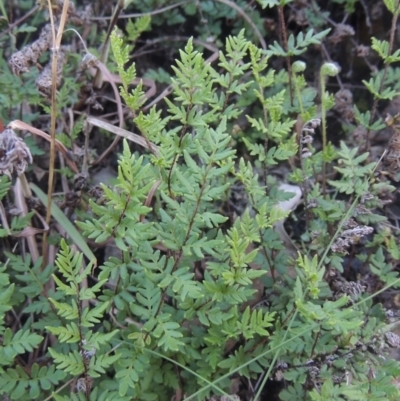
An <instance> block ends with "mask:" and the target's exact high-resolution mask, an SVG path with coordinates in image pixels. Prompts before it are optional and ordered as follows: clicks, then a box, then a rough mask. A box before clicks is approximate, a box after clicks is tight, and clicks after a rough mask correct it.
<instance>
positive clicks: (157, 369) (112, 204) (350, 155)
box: [0, 0, 400, 401]
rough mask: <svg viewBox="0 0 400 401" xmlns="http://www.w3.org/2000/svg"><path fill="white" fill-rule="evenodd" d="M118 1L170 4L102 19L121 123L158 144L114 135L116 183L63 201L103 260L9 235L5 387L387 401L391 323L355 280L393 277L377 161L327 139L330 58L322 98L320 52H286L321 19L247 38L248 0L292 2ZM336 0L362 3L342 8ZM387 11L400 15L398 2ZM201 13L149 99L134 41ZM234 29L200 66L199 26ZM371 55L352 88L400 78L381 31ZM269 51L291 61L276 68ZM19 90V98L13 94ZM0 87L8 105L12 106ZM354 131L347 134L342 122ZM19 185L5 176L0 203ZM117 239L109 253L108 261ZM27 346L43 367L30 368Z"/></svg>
mask: <svg viewBox="0 0 400 401" xmlns="http://www.w3.org/2000/svg"><path fill="white" fill-rule="evenodd" d="M126 3H129V4H125V6H126V8H127V11H128V12H129V7H130V4H131V3H132V5H133V3H137V4H135V7H137V9H135V11H137V10H139V11H140V12H141V13H146V12H152V11H154V10H155V9H156V8H157V9H158V8H160V7H161V6H163V7H170V8H169V9H168V11H169V12H168V14H166V15H167V16H166V15H164V14H163V13H162V12H159V13H157V14H155V15H154V16H152V17H150V16H149V15H147V14H143V15H142V16H141V17H140V18H138V19H136V20H129V22H127V23H126V25H125V27H124V28H125V32H126V34H125V35H122V34H121V33H119V31H117V30H116V29H114V30H113V32H112V34H111V38H110V44H111V51H112V60H113V62H114V63H115V65H114V66H112V67H111V66H110V69H111V70H116V71H117V72H118V74H119V76H120V78H121V81H120V82H121V85H120V87H119V90H120V95H121V98H122V100H123V102H124V104H125V106H126V109H129V114H128V113H126V115H129V116H130V117H132V122H133V124H134V126H135V130H137V132H138V133H140V134H141V136H143V137H144V139H145V141H146V142H147V144H149V142H152V144H153V145H154V146H153V147H152V149H153V151H152V152H149V153H145V152H142V153H139V151H138V149H137V148H134V147H131V146H130V145H129V144H128V142H127V141H126V140H124V142H123V145H122V146H121V148H119V149H120V150H121V153H120V154H118V173H117V176H116V177H115V179H114V180H113V181H112V182H111V183H109V184H108V185H105V184H101V185H100V187H101V191H102V194H101V195H102V196H101V197H98V198H94V197H93V196H91V195H89V193H88V192H85V191H86V190H85V189H79V191H82V192H83V193H84V197H83V198H82V199H83V200H82V204H80V205H79V206H77V207H76V209H74V210H72V209H73V208H72V207H71V206H68V207H66V208H67V209H68V208H69V207H71V210H72V213H70V210H68V213H70V214H69V216H72V215H73V216H74V219H76V221H75V222H74V223H73V224H74V225H76V226H77V227H78V228H79V229H80V230H81V232H82V235H83V236H84V237H86V238H87V240H88V243H89V244H90V246H91V247H93V252H95V254H96V257H98V260H99V261H100V262H99V266H97V265H96V260H95V259H94V255H93V252H92V251H90V252H89V253H88V252H85V253H84V254H82V253H80V252H76V251H75V249H76V247H75V245H73V242H74V241H75V242H76V241H77V238H73V235H71V234H70V238H62V239H61V240H60V241H59V243H58V239H57V240H56V239H55V238H51V239H52V241H53V243H54V244H56V246H59V248H60V250H59V252H58V254H57V257H56V261H55V263H52V262H48V263H47V264H46V263H44V262H43V258H42V257H39V258H37V257H36V256H35V255H34V254H33V255H32V256H31V255H29V254H28V255H25V256H24V257H22V256H20V255H19V254H16V253H14V252H10V248H9V247H8V246H7V249H8V252H4V260H2V261H1V265H0V337H1V341H0V355H1V358H0V396H4V397H9V398H10V399H20V400H21V401H24V400H30V399H49V398H51V397H53V398H54V399H55V400H60V401H61V400H63V401H64V400H79V401H80V400H86V401H88V400H96V401H99V400H100V401H102V400H104V401H105V400H117V399H118V400H132V399H135V400H149V401H150V400H151V401H153V400H154V401H156V400H160V401H163V400H170V399H172V397H181V398H182V397H184V399H196V400H200V401H201V400H209V399H211V396H220V395H224V396H225V397H228V399H229V397H231V398H232V396H231V395H229V394H230V391H231V388H232V385H233V384H234V383H233V380H236V379H237V378H241V379H242V378H245V379H246V381H243V383H253V384H255V383H257V388H255V389H254V394H252V395H251V397H252V398H253V399H259V396H260V393H261V392H262V391H263V387H264V384H265V382H266V381H267V380H268V379H270V381H272V380H276V381H281V382H282V391H281V392H280V395H279V396H280V398H281V399H282V400H290V401H294V400H299V401H300V400H321V401H322V400H337V401H347V400H356V399H362V400H364V399H370V400H380V399H382V400H393V401H395V400H398V399H399V398H400V391H399V389H398V388H397V387H396V386H395V385H394V383H393V380H394V378H396V377H398V376H399V374H400V365H399V363H397V362H396V361H393V360H391V359H390V358H388V357H387V351H388V346H389V345H391V346H394V345H393V344H395V345H396V337H395V335H394V334H393V333H391V332H390V329H391V327H392V326H391V324H392V323H393V322H392V321H390V320H389V321H388V316H389V315H388V314H387V313H386V314H385V311H384V309H383V307H382V305H381V304H380V303H378V301H375V300H373V299H372V298H373V295H374V294H373V292H372V290H370V289H369V290H368V291H371V294H369V293H366V292H367V291H366V288H365V285H364V283H362V282H359V281H356V280H358V278H355V277H356V276H357V277H359V276H360V277H363V275H364V276H365V275H368V277H370V276H371V277H373V278H374V279H375V280H376V282H375V283H376V287H377V289H379V291H381V290H380V289H381V288H382V287H383V286H387V288H389V287H397V286H399V285H400V284H399V283H400V280H399V278H398V272H397V268H396V266H397V264H396V263H397V261H398V260H400V253H399V250H398V238H397V236H396V233H394V232H391V231H390V229H389V228H388V226H384V224H382V223H384V222H386V220H387V219H386V217H385V215H384V213H383V211H382V210H383V206H384V205H385V203H386V196H387V194H388V193H390V192H392V191H393V190H394V189H395V188H394V187H393V186H392V185H390V184H389V183H388V181H386V180H385V178H384V177H382V176H378V174H377V172H376V171H377V166H378V163H377V162H376V161H375V160H372V159H371V153H370V152H368V151H365V148H364V147H362V146H361V144H360V146H359V147H355V146H354V143H353V142H351V141H350V139H349V137H350V135H347V137H343V138H340V139H341V140H340V141H339V140H336V139H337V138H336V136H333V135H332V134H331V133H330V127H329V125H328V121H329V119H328V117H329V116H331V115H333V114H329V113H335V112H336V111H337V110H336V109H335V111H334V108H335V105H336V103H337V100H336V99H335V96H334V95H333V94H332V93H330V92H329V91H328V90H327V89H326V88H327V87H328V86H327V84H328V80H329V79H334V77H336V76H337V74H339V69H338V67H337V65H336V64H334V63H324V64H323V63H322V62H321V63H319V65H318V68H319V73H318V72H317V73H315V75H316V76H317V79H316V80H317V81H318V78H319V86H320V92H319V95H320V96H319V97H317V94H318V90H317V89H316V87H312V86H311V84H310V83H309V82H310V79H309V76H310V75H309V74H310V70H309V68H310V66H312V64H313V63H314V61H313V60H311V59H307V57H306V56H304V59H305V60H306V61H307V64H306V63H305V61H302V60H300V59H299V60H296V61H294V62H293V63H292V60H291V58H292V57H299V56H301V55H304V54H306V52H308V51H309V50H310V49H313V47H314V46H315V45H318V46H319V45H321V43H322V42H323V40H324V38H325V37H326V36H327V35H328V32H329V29H325V28H326V26H327V25H324V24H325V22H321V21H327V20H329V18H328V15H327V12H326V13H325V14H322V12H319V11H318V10H319V9H318V5H317V4H315V7H313V10H311V11H310V10H307V12H308V13H315V14H313V19H312V20H313V21H315V26H314V27H313V26H311V25H310V26H309V27H307V29H301V30H299V31H298V32H299V33H298V34H296V35H294V34H292V33H290V32H289V34H288V35H287V36H288V38H287V43H278V42H277V41H275V42H274V43H273V44H272V45H270V46H269V47H268V49H261V48H259V47H258V46H256V45H255V44H254V43H255V41H254V40H253V39H254V38H253V37H252V36H257V30H258V31H259V32H262V33H264V24H263V23H262V22H263V20H262V19H261V15H263V18H264V14H261V10H260V8H263V9H267V8H274V7H280V10H281V11H284V10H285V6H287V5H288V4H290V3H292V1H290V0H286V1H285V0H281V1H274V0H259V1H258V4H259V6H258V8H257V7H256V6H254V7H251V8H249V7H248V3H247V2H245V1H242V0H240V1H237V2H234V6H232V4H231V2H227V1H202V2H197V3H194V2H189V3H187V4H186V3H185V4H179V7H178V6H177V5H176V4H167V2H165V1H159V2H156V1H153V0H146V1H143V2H126ZM334 3H336V4H342V5H343V9H345V10H347V12H352V11H353V10H354V5H355V1H353V0H335V1H334ZM385 4H386V6H387V8H388V9H389V10H390V11H391V12H392V13H394V14H396V13H398V10H397V9H396V4H397V3H395V2H391V1H385ZM290 7H291V8H290V10H291V12H294V11H296V7H297V6H296V7H295V6H294V5H293V4H292V5H291V6H290ZM253 8H254V9H253ZM266 12H268V10H266ZM304 12H306V11H305V10H304ZM196 13H200V14H201V15H202V17H201V18H202V24H198V25H196V27H195V28H194V30H195V31H196V32H197V33H198V34H199V35H198V37H196V39H194V38H190V39H188V40H187V43H186V44H185V45H184V46H182V48H180V49H179V53H178V56H177V57H178V58H177V60H176V61H175V63H174V65H173V66H171V69H168V68H167V69H164V68H163V67H165V66H162V67H158V66H157V67H156V68H157V69H152V70H148V71H147V75H146V77H147V78H150V79H154V80H156V81H157V82H159V83H164V84H171V90H172V92H171V94H170V95H169V96H168V97H166V98H165V99H164V102H163V103H159V104H157V105H155V106H153V107H151V108H150V107H149V108H147V107H144V105H145V104H146V102H147V98H146V96H147V95H146V93H145V91H144V90H143V85H142V84H141V83H140V84H139V85H136V86H134V85H133V81H135V80H136V79H137V76H138V75H139V76H142V75H141V72H142V71H141V68H137V66H136V64H135V63H133V62H132V52H133V50H134V47H135V46H136V45H137V44H139V43H140V41H139V40H138V39H139V37H140V35H141V34H142V33H143V32H145V31H146V30H149V29H150V28H151V29H155V27H158V26H160V25H161V24H168V26H173V25H175V24H182V23H183V22H184V21H185V20H186V18H187V16H191V17H193V18H194V16H196ZM318 13H319V14H318ZM310 15H311V14H310ZM250 16H251V18H250ZM318 18H319V19H318ZM293 20H295V17H293ZM310 20H311V19H310ZM227 21H231V23H232V25H233V26H232V33H233V34H232V35H229V36H228V37H227V38H226V44H225V48H224V50H223V51H220V52H219V58H218V62H217V63H210V62H207V61H206V58H205V56H204V55H203V53H202V52H201V51H200V47H201V46H204V47H206V48H207V46H205V44H204V41H203V42H202V41H201V40H199V38H200V39H201V38H202V39H204V40H206V39H207V40H208V42H212V41H213V40H215V43H214V44H215V46H218V45H219V43H220V42H221V37H220V34H221V32H222V30H223V28H224V27H225V25H226V22H227ZM249 21H251V22H252V23H253V25H251V24H249ZM248 25H251V27H250V28H249V27H248ZM121 26H122V23H121ZM163 26H164V25H163ZM244 26H245V27H247V28H248V29H247V30H246V29H243V27H244ZM27 28H28V29H27V30H29V27H27ZM282 28H285V27H280V29H282ZM317 28H318V29H317ZM24 29H25V28H24ZM21 31H22V30H21V28H20V32H21ZM249 31H250V32H251V33H249ZM285 32H286V31H285ZM213 35H215V38H213ZM324 43H327V42H324ZM372 48H373V49H374V50H375V52H376V53H377V54H378V56H379V57H380V59H381V60H382V62H383V65H384V68H385V69H386V70H385V69H384V70H381V71H378V72H376V73H374V74H372V75H371V77H370V79H369V80H364V84H365V86H366V88H367V90H368V91H369V92H370V93H371V94H372V96H373V98H374V99H375V101H376V102H377V101H378V100H389V99H393V98H394V96H395V95H396V94H397V91H398V88H397V87H395V86H394V85H395V84H394V83H395V82H396V80H397V78H398V75H400V74H399V72H398V71H397V70H396V68H394V67H392V66H390V65H391V64H392V63H395V62H397V61H399V60H400V58H399V51H394V52H393V51H392V50H391V49H390V42H387V41H385V40H378V39H375V38H373V39H372ZM281 62H282V63H289V67H290V68H288V71H286V70H283V69H281V68H280V67H277V66H279V65H280V64H279V63H281ZM110 64H111V63H110ZM282 65H284V64H282ZM70 68H72V67H70ZM278 68H279V70H278ZM314 68H315V66H314ZM66 71H67V73H66V74H67V75H68V73H70V71H71V70H68V69H67V70H66ZM317 71H318V69H317ZM314 72H315V71H314ZM30 77H31V76H30V75H29V74H27V75H26V76H24V78H23V79H25V80H27V81H26V82H30V81H29V80H30ZM2 79H3V80H4V83H5V85H6V86H5V88H6V89H5V91H8V90H9V91H10V93H14V92H15V91H16V89H15V88H16V86H17V83H18V82H19V81H18V82H17V81H15V78H14V77H12V76H11V74H10V72H9V71H6V72H5V75H4V77H3V78H2ZM7 88H8V89H7ZM79 88H80V86H79V83H78V80H75V79H72V78H71V77H66V79H65V80H64V83H63V85H62V86H61V87H60V88H59V90H58V100H59V104H58V113H59V114H60V116H61V115H62V109H63V108H66V107H69V106H71V105H72V104H75V103H76V102H77V99H78V97H77V93H78V92H79ZM328 88H329V87H328ZM31 89H32V88H30V86H29V85H28V84H27V85H26V87H25V88H24V89H23V90H21V93H22V95H21V94H19V95H21V96H20V97H17V98H15V99H16V100H15V101H16V105H19V104H20V103H21V102H22V99H23V96H25V95H26V93H28V92H27V91H29V90H31ZM25 92H26V93H25ZM19 95H18V96H19ZM10 97H11V96H9V97H8V98H7V99H3V97H1V96H0V102H2V104H3V105H4V106H5V107H6V108H10V109H12V104H13V103H12V101H13V100H12V99H10ZM33 100H34V101H35V100H37V99H36V98H35V97H33ZM38 102H39V100H38ZM42 106H43V108H44V110H45V111H49V110H50V108H49V106H48V105H47V104H43V105H42ZM125 106H124V107H125ZM362 110H363V111H360V110H359V109H358V108H357V107H356V108H355V109H354V115H355V122H357V123H358V124H359V125H362V126H364V127H365V128H366V129H367V130H378V129H381V128H382V127H383V126H384V125H383V123H382V121H381V120H380V119H379V118H375V111H376V110H365V109H362ZM12 113H15V110H12ZM319 118H321V120H320V119H319ZM127 120H128V118H127ZM125 123H127V124H129V123H131V122H130V121H125ZM320 123H322V126H321V133H320V132H319V125H320ZM346 124H347V125H346V130H347V131H346V132H350V131H352V130H353V129H354V127H353V126H352V125H351V124H352V123H346ZM84 127H85V124H84V122H83V121H82V120H80V121H78V122H76V123H75V124H74V127H73V128H72V129H71V130H70V132H69V133H68V135H66V134H60V135H59V139H60V140H62V142H63V143H64V144H65V145H66V146H67V147H71V148H72V146H75V145H76V143H77V142H78V143H79V141H81V140H82V139H85V141H86V140H87V139H88V138H82V137H81V130H82V129H83V128H84ZM343 131H345V130H343ZM60 132H61V131H60ZM350 133H351V132H350ZM320 134H321V138H322V140H319V139H318V140H317V141H315V142H316V144H315V145H314V144H313V137H314V136H316V137H317V138H318V136H319V135H320ZM0 135H1V134H0ZM319 141H320V142H321V144H320V143H319ZM339 143H340V144H339ZM1 150H4V149H1ZM39 153H40V152H36V153H35V154H36V155H39ZM86 156H87V155H86ZM86 156H85V157H86ZM2 157H3V156H1V157H0V159H1V158H2ZM116 159H117V157H116ZM0 161H1V160H0ZM84 163H87V161H86V160H85V161H84ZM86 167H87V166H86V164H85V165H84V168H86ZM278 169H279V170H278ZM276 173H277V174H276ZM280 175H281V176H284V178H283V181H284V184H287V182H288V181H290V180H291V181H292V182H295V183H297V184H298V185H296V186H293V187H292V188H294V189H293V191H291V190H290V189H285V186H282V185H280V183H279V182H278V178H277V177H279V176H280ZM12 179H13V178H12V177H11V179H10V178H4V177H2V176H0V201H2V202H4V203H5V201H6V200H7V198H8V197H9V196H10V189H11V186H12V184H13V182H12ZM63 179H67V178H66V177H65V176H63ZM32 188H33V189H35V186H34V185H32ZM238 188H239V189H238ZM35 192H36V193H38V194H39V193H40V192H39V191H35ZM76 192H78V191H76ZM297 195H298V199H297ZM40 196H41V197H42V198H43V196H44V195H43V194H41V195H40ZM85 196H86V197H85ZM87 197H89V199H88V200H87ZM235 197H236V198H235ZM240 201H242V203H243V204H242V205H240ZM0 206H1V207H2V210H3V203H2V204H1V205H0ZM2 210H1V211H2ZM74 212H75V213H74ZM37 213H38V212H37V211H35V212H31V213H28V214H25V215H22V216H18V215H17V216H15V217H13V218H10V224H8V226H7V225H5V226H4V227H3V226H2V227H1V230H0V237H2V238H4V239H6V240H7V241H9V242H10V243H12V242H13V241H15V240H14V237H19V238H20V237H23V236H24V235H25V236H28V235H29V234H30V232H29V229H27V228H28V226H29V228H32V227H33V226H32V227H31V225H32V224H35V223H36V220H34V216H36V215H37ZM3 214H4V215H7V213H6V212H4V213H2V216H3ZM60 214H62V216H63V217H64V218H65V219H66V220H68V219H67V217H66V216H65V215H64V214H63V212H62V211H61V206H60V207H54V209H53V216H54V217H55V220H56V221H57V223H59V224H60V218H59V216H60ZM57 216H58V217H57ZM32 220H33V223H32ZM285 221H286V225H284V223H285ZM68 223H69V224H71V225H72V223H71V221H69V220H68ZM2 224H4V223H3V220H2ZM367 225H368V226H367ZM66 226H67V224H66ZM285 227H286V229H287V228H288V227H290V228H291V229H292V232H290V234H291V237H292V238H290V237H289V236H288V233H287V232H286V229H285ZM64 228H65V227H64ZM74 228H75V227H74ZM67 231H68V230H67ZM27 232H28V233H27ZM69 232H70V233H71V231H69ZM71 237H72V238H71ZM58 238H59V237H58ZM77 245H78V247H79V248H80V249H82V246H81V245H79V244H77ZM111 247H112V251H113V252H112V256H107V257H106V256H104V255H106V254H107V255H108V252H109V251H110V249H109V248H111ZM97 248H102V249H107V252H104V253H103V252H96V250H97ZM98 253H99V254H100V255H98ZM346 253H351V255H350V256H349V257H347V256H346ZM92 255H93V256H92ZM46 260H48V259H47V255H46ZM356 268H357V269H358V270H357V271H356ZM352 276H354V279H353V280H352V278H351V277H352ZM15 316H18V320H17V321H16V323H15V324H14V325H12V326H8V325H7V324H8V322H9V320H10V319H12V318H13V317H15ZM389 333H391V335H390V334H389ZM388 334H389V335H388ZM388 338H389V339H390V341H389V340H388ZM398 342H399V344H400V340H398ZM27 355H29V358H28V357H27ZM34 355H40V359H39V358H36V359H35V360H34V361H33V362H32V360H33V359H32V356H34ZM28 361H29V362H28ZM69 383H74V385H73V389H72V391H71V387H70V386H69V385H68V384H69ZM260 383H261V384H260Z"/></svg>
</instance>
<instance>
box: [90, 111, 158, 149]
mask: <svg viewBox="0 0 400 401" xmlns="http://www.w3.org/2000/svg"><path fill="white" fill-rule="evenodd" d="M86 121H87V122H88V123H89V124H92V125H95V126H96V127H99V128H103V129H105V130H106V131H108V132H112V133H113V134H116V135H118V136H122V137H124V138H127V139H129V140H130V141H132V142H135V143H137V144H138V145H140V146H143V147H144V148H146V149H149V150H150V151H151V152H152V153H154V154H155V155H157V154H158V147H157V145H155V144H154V143H151V142H150V141H146V139H144V138H143V137H141V136H140V135H137V134H134V133H133V132H130V131H127V130H126V129H123V128H120V127H116V126H115V125H112V124H109V123H106V122H105V121H103V120H100V119H98V118H96V117H92V116H88V117H87V119H86Z"/></svg>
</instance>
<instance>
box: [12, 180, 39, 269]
mask: <svg viewBox="0 0 400 401" xmlns="http://www.w3.org/2000/svg"><path fill="white" fill-rule="evenodd" d="M24 192H26V190H24V188H23V182H21V179H20V178H17V181H16V183H15V185H14V202H15V206H16V207H17V209H18V210H19V211H20V216H26V215H27V214H28V206H27V205H26V202H25V196H24ZM26 228H28V227H26ZM29 229H32V227H29ZM26 234H27V233H26V232H25V234H24V235H25V236H26V241H27V243H28V248H29V253H30V255H31V257H32V261H33V262H36V261H37V260H38V259H39V257H40V254H39V249H38V245H37V242H36V239H35V237H34V235H35V234H36V233H34V232H30V234H31V235H26Z"/></svg>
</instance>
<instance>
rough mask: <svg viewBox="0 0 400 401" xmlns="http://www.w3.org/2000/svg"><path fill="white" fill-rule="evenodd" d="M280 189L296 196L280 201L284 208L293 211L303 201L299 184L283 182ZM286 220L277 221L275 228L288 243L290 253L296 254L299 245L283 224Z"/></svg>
mask: <svg viewBox="0 0 400 401" xmlns="http://www.w3.org/2000/svg"><path fill="white" fill-rule="evenodd" d="M279 190H280V191H284V192H289V193H293V194H294V196H293V197H292V198H291V199H289V200H287V201H283V202H279V203H278V206H279V207H280V208H281V209H282V210H285V211H289V212H291V211H293V210H294V209H296V207H297V206H298V205H299V204H300V202H301V197H302V192H301V188H300V187H299V186H298V185H289V184H281V185H280V186H279ZM285 220H286V219H282V220H281V221H279V222H278V223H276V224H275V226H274V229H275V231H276V232H277V233H278V234H279V236H280V238H281V240H282V241H283V242H284V244H285V245H286V250H287V251H288V252H289V253H290V254H292V255H295V254H296V252H297V247H296V246H295V245H294V243H293V241H292V240H291V239H290V237H289V235H288V233H287V232H286V230H285V227H284V225H283V224H284V222H285Z"/></svg>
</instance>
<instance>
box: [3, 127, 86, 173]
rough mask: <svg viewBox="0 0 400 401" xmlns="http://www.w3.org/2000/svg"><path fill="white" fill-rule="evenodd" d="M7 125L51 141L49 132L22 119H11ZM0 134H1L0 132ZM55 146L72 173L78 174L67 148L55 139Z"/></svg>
mask: <svg viewBox="0 0 400 401" xmlns="http://www.w3.org/2000/svg"><path fill="white" fill-rule="evenodd" d="M8 127H10V128H12V129H19V130H26V131H29V132H30V133H31V134H33V135H37V136H40V137H41V138H44V139H46V141H48V142H50V141H51V136H50V135H49V134H46V133H45V132H43V131H42V130H40V129H37V128H35V127H32V126H31V125H29V124H27V123H24V122H23V121H20V120H14V121H11V122H10V124H8ZM0 136H1V134H0ZM55 146H56V149H57V150H58V151H59V152H61V153H62V154H63V155H64V157H65V160H66V161H67V163H68V166H69V167H70V168H71V170H72V171H73V172H74V173H76V174H78V172H79V170H78V167H77V166H76V164H75V162H74V161H73V160H72V158H71V156H70V152H69V150H68V149H67V148H66V147H65V146H64V145H63V144H62V143H61V142H60V141H58V140H57V139H56V142H55Z"/></svg>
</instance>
